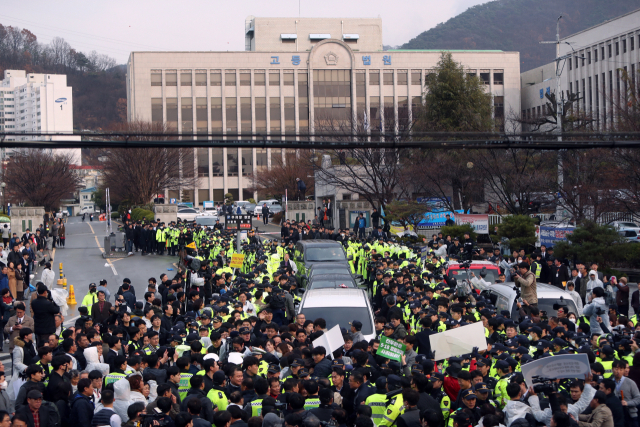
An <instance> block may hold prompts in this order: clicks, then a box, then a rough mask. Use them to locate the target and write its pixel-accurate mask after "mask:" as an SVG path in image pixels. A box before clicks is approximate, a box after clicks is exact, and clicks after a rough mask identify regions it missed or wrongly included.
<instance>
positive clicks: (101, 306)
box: [91, 291, 111, 324]
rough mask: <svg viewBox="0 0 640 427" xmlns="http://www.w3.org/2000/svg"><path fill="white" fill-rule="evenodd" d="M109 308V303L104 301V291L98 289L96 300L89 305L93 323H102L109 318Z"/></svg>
mask: <svg viewBox="0 0 640 427" xmlns="http://www.w3.org/2000/svg"><path fill="white" fill-rule="evenodd" d="M110 308H111V303H110V302H108V301H106V296H105V294H104V291H98V302H97V303H95V304H93V306H91V317H92V318H93V323H94V324H95V323H102V322H104V321H105V320H107V319H108V318H109V315H110V313H109V309H110Z"/></svg>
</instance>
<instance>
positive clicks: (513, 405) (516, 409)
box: [504, 400, 533, 427]
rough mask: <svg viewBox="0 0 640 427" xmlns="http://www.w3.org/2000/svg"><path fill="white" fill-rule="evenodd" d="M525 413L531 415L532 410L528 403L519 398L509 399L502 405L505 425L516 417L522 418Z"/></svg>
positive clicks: (508, 424) (509, 423)
mask: <svg viewBox="0 0 640 427" xmlns="http://www.w3.org/2000/svg"><path fill="white" fill-rule="evenodd" d="M527 414H532V415H533V410H532V409H531V407H530V406H529V405H527V404H526V403H524V402H520V401H519V400H509V401H508V402H507V404H506V405H505V407H504V419H505V421H506V424H507V427H509V426H510V425H511V423H512V422H514V421H515V420H517V419H518V418H524V417H525V416H526V415H527Z"/></svg>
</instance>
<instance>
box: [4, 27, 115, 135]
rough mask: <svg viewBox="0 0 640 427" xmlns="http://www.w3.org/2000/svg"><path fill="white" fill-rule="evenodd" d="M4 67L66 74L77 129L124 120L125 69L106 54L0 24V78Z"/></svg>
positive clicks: (92, 128)
mask: <svg viewBox="0 0 640 427" xmlns="http://www.w3.org/2000/svg"><path fill="white" fill-rule="evenodd" d="M7 69H14V70H26V71H27V73H51V74H66V75H67V85H68V86H71V87H72V91H73V127H74V129H76V130H100V129H106V128H108V127H110V126H111V125H113V124H115V123H119V122H123V121H125V120H126V108H127V101H126V98H127V94H126V83H125V73H126V69H125V68H124V66H122V65H116V61H115V60H114V59H113V58H110V57H108V56H107V55H101V54H99V53H97V52H96V51H92V52H88V53H83V52H80V51H78V50H76V49H74V48H73V47H72V46H71V45H69V43H67V42H66V41H65V40H64V39H62V38H60V37H56V38H54V39H53V40H52V41H51V43H49V44H42V43H40V42H38V38H37V36H36V35H35V34H33V33H32V32H31V31H29V30H27V29H26V28H25V29H21V28H17V27H10V26H3V25H2V24H0V79H2V78H3V77H4V70H7Z"/></svg>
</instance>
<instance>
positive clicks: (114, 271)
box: [95, 236, 118, 276]
mask: <svg viewBox="0 0 640 427" xmlns="http://www.w3.org/2000/svg"><path fill="white" fill-rule="evenodd" d="M95 239H96V245H98V249H100V253H104V248H103V247H102V246H100V242H99V241H98V236H95ZM107 264H109V266H110V267H111V271H113V275H114V276H117V275H118V272H117V271H116V267H115V266H114V265H113V263H112V262H111V260H110V259H109V258H107Z"/></svg>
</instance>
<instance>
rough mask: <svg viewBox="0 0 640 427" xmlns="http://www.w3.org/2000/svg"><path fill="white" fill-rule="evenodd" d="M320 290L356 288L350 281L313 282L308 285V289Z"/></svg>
mask: <svg viewBox="0 0 640 427" xmlns="http://www.w3.org/2000/svg"><path fill="white" fill-rule="evenodd" d="M322 288H357V286H356V285H355V284H354V283H353V281H352V280H314V281H312V282H311V283H310V284H309V289H322Z"/></svg>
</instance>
